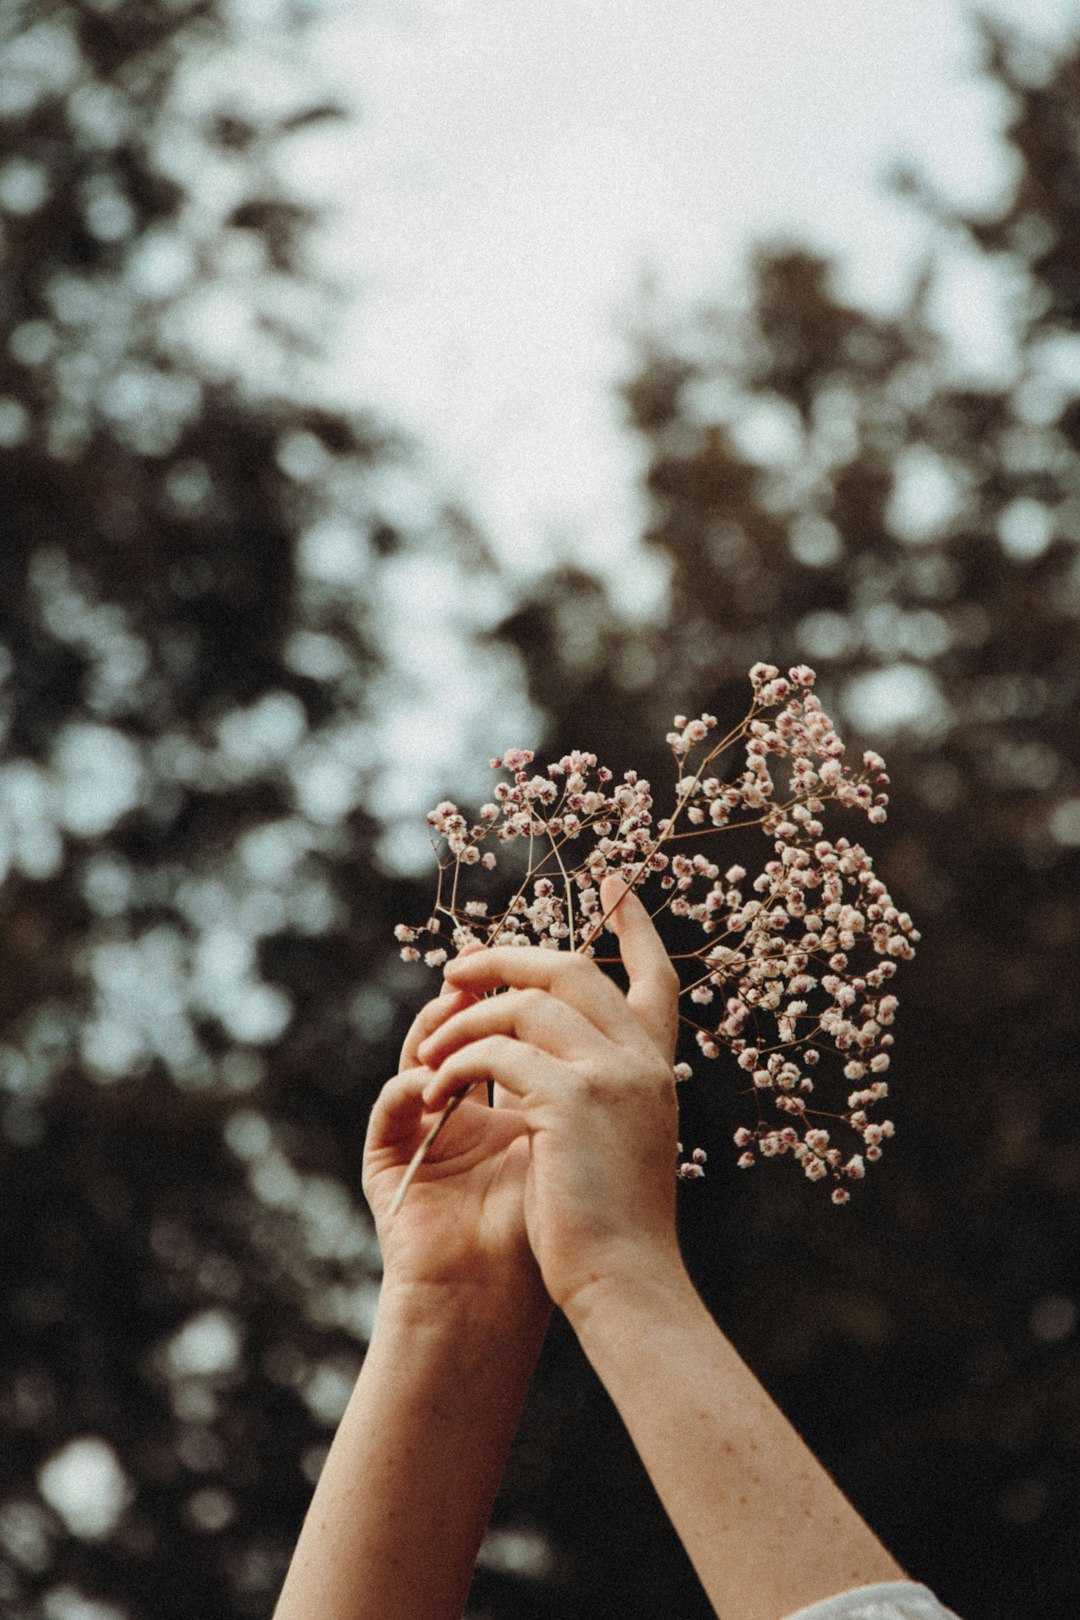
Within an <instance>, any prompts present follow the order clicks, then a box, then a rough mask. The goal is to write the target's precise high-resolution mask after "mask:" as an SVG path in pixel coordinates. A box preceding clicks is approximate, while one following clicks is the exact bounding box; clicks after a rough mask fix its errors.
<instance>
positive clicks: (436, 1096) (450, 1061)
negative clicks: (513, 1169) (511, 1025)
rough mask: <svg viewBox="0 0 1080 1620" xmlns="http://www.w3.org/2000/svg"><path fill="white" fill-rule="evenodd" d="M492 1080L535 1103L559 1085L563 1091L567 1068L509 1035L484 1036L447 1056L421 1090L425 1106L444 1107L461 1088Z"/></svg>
mask: <svg viewBox="0 0 1080 1620" xmlns="http://www.w3.org/2000/svg"><path fill="white" fill-rule="evenodd" d="M492 1080H493V1081H494V1082H495V1084H496V1085H500V1086H503V1087H504V1088H505V1089H506V1090H507V1091H508V1092H510V1093H511V1094H512V1095H513V1096H515V1097H518V1098H520V1099H521V1100H522V1101H523V1102H534V1101H536V1100H538V1098H539V1097H540V1096H542V1095H544V1094H546V1093H547V1094H549V1093H550V1092H551V1090H552V1089H558V1088H559V1087H560V1086H561V1088H562V1089H563V1090H565V1087H566V1069H565V1068H564V1067H563V1065H562V1064H560V1063H559V1061H558V1060H557V1059H556V1058H553V1057H551V1056H550V1055H549V1054H548V1053H547V1052H541V1051H539V1050H538V1048H536V1047H535V1046H529V1045H528V1044H527V1042H525V1041H518V1040H515V1039H514V1037H513V1036H511V1035H487V1036H485V1037H484V1038H483V1039H482V1040H478V1041H472V1042H470V1044H469V1045H468V1046H462V1047H460V1048H459V1049H458V1051H456V1052H452V1053H451V1054H450V1056H449V1057H448V1058H447V1059H446V1062H445V1063H443V1064H442V1065H441V1066H440V1068H439V1071H438V1073H437V1074H436V1075H435V1076H434V1077H433V1078H432V1079H429V1080H428V1083H427V1085H426V1086H425V1087H424V1093H423V1095H424V1104H425V1106H426V1107H427V1108H429V1109H431V1110H433V1111H434V1110H435V1109H439V1108H444V1107H445V1106H446V1104H447V1103H448V1102H449V1101H450V1098H451V1097H452V1096H453V1095H454V1093H455V1092H458V1091H460V1090H461V1089H462V1087H463V1086H479V1085H485V1084H487V1082H488V1081H492ZM512 1112H516V1111H512ZM518 1118H519V1119H520V1115H519V1116H518Z"/></svg>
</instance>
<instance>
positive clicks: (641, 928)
mask: <svg viewBox="0 0 1080 1620" xmlns="http://www.w3.org/2000/svg"><path fill="white" fill-rule="evenodd" d="M600 904H601V906H602V907H603V910H604V918H605V921H606V922H607V924H608V926H609V927H610V928H611V929H612V931H613V932H614V934H615V937H616V939H617V940H618V942H619V954H620V956H621V957H622V961H623V967H624V968H625V969H626V975H627V978H628V979H629V981H630V988H629V990H628V991H627V995H626V1000H627V1003H628V1005H629V1007H630V1009H631V1011H632V1012H633V1014H634V1016H635V1017H636V1018H637V1021H638V1023H639V1024H640V1025H641V1026H642V1028H643V1029H644V1030H645V1033H646V1034H647V1035H648V1036H649V1038H650V1039H651V1040H652V1041H653V1043H654V1044H655V1045H656V1046H658V1047H659V1048H660V1050H661V1052H663V1054H664V1056H665V1057H666V1058H669V1059H670V1060H671V1061H674V1057H675V1041H676V1037H677V1035H678V1031H679V975H678V974H677V973H676V971H675V969H674V967H673V966H672V963H671V958H670V957H669V956H668V953H667V948H666V946H665V945H664V942H663V940H662V939H661V938H660V935H659V934H658V933H657V932H656V929H655V928H654V927H653V921H652V918H651V917H650V916H649V913H648V912H647V911H646V909H645V907H644V906H643V905H642V903H641V901H640V900H639V899H638V897H637V895H636V894H635V893H634V892H633V890H632V889H630V888H628V887H627V885H626V883H625V881H624V879H623V878H622V876H621V875H620V874H619V873H617V872H610V873H609V874H608V876H607V877H606V878H605V879H604V881H603V882H602V883H601V885H600Z"/></svg>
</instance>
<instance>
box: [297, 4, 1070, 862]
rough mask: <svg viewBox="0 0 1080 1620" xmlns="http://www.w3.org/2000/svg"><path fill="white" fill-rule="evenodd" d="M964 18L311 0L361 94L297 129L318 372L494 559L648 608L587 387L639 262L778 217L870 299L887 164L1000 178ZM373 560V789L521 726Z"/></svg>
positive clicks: (720, 243) (944, 186)
mask: <svg viewBox="0 0 1080 1620" xmlns="http://www.w3.org/2000/svg"><path fill="white" fill-rule="evenodd" d="M989 3H990V4H992V8H993V10H994V11H995V12H996V13H997V14H998V15H1001V16H1005V17H1009V18H1011V19H1013V20H1016V21H1019V20H1020V19H1024V20H1025V21H1026V24H1027V27H1028V29H1029V30H1030V31H1031V33H1032V34H1033V36H1034V37H1036V38H1043V39H1048V40H1052V39H1054V38H1058V39H1063V38H1072V37H1074V36H1075V35H1076V34H1077V33H1078V32H1080V0H989ZM967 17H968V8H967V7H966V6H965V5H963V4H961V3H960V0H341V6H340V10H339V13H338V15H337V17H336V18H335V19H333V20H332V22H331V23H330V24H329V25H327V26H325V27H324V29H323V32H322V35H321V40H320V45H319V51H320V57H321V61H322V64H323V67H324V69H325V72H326V74H327V76H328V78H330V79H331V80H334V81H337V82H338V83H340V84H342V85H344V86H347V87H349V88H350V89H351V91H352V93H353V94H354V95H355V97H356V99H357V101H358V103H359V105H360V108H361V111H362V117H361V119H360V121H359V123H358V125H357V127H356V129H355V131H353V132H351V133H348V134H346V135H345V136H344V137H343V136H342V135H341V134H338V135H336V136H334V137H333V154H334V155H333V158H332V159H331V160H328V157H327V148H326V147H325V146H324V145H322V144H320V142H319V140H318V139H314V138H313V140H312V143H311V146H310V149H309V151H308V155H307V159H306V160H305V159H304V157H303V155H302V150H303V149H302V143H301V155H300V156H299V158H298V159H297V162H298V165H299V167H300V171H301V176H302V178H303V180H304V183H305V184H306V185H308V186H309V187H310V190H311V192H312V194H313V195H314V196H316V197H321V198H322V199H323V200H325V201H327V202H329V203H330V204H331V205H332V206H333V207H334V209H335V210H336V211H337V222H336V225H335V226H334V227H333V230H332V231H331V233H330V235H329V237H328V239H327V244H328V252H329V255H330V261H331V263H332V265H333V266H334V268H335V270H336V272H337V274H338V276H339V278H340V279H341V281H342V283H343V285H344V286H345V288H346V290H347V291H348V293H349V295H350V301H349V303H348V304H347V314H346V318H345V322H344V328H343V331H342V337H341V342H340V346H339V349H338V352H337V354H336V357H335V360H334V363H333V367H332V378H333V381H334V384H335V387H336V389H337V391H339V392H340V393H341V394H343V395H344V397H345V399H346V400H347V401H351V402H355V403H357V404H373V405H375V406H377V407H379V408H380V409H382V410H383V411H385V412H387V413H389V414H390V415H391V416H392V417H394V418H396V419H397V420H398V421H399V422H400V423H401V424H402V425H403V426H405V427H406V428H408V429H410V430H411V431H412V432H414V433H415V434H416V435H417V437H418V438H419V439H420V440H421V442H422V444H423V445H424V447H425V450H426V453H427V455H428V458H429V472H428V473H427V474H426V475H425V476H424V477H423V478H422V479H421V481H420V484H419V486H417V485H415V484H414V485H413V486H412V487H413V488H414V489H415V488H419V489H420V491H421V499H423V498H424V497H423V493H422V492H423V490H424V489H425V488H426V489H429V490H430V489H433V488H434V489H436V490H438V489H441V490H443V491H449V492H450V493H453V494H456V495H458V496H459V497H460V498H461V499H462V501H463V502H464V504H465V505H466V506H467V507H468V508H469V509H470V510H471V511H472V512H473V513H474V514H475V515H476V516H477V517H478V518H479V520H480V522H481V525H482V527H483V528H484V530H485V532H486V534H487V536H488V538H489V539H490V541H491V542H492V544H493V545H494V547H495V549H496V551H497V552H498V553H499V555H500V556H501V557H502V559H503V560H504V561H505V562H507V563H510V564H512V565H514V566H515V567H517V568H520V569H521V570H522V571H524V572H529V571H532V570H534V569H537V568H540V567H543V566H545V565H549V564H550V563H551V561H552V560H553V559H554V558H555V557H557V556H559V555H562V556H566V555H568V554H575V555H577V556H579V557H581V558H582V560H584V561H585V562H586V563H587V564H589V565H590V566H591V567H593V568H595V569H600V570H601V571H603V572H604V573H606V575H607V576H608V578H609V580H610V581H611V582H612V583H613V584H614V586H615V588H616V593H617V595H618V597H619V599H620V604H621V606H622V607H623V608H636V609H638V610H647V608H648V605H649V602H650V600H654V599H655V596H656V593H657V592H658V591H659V590H660V589H662V580H661V579H660V578H659V577H658V575H657V574H654V575H652V576H650V575H649V574H647V573H645V572H644V571H643V568H642V565H641V562H640V560H639V559H635V556H634V552H635V538H636V536H637V535H638V534H639V533H640V529H641V516H642V510H641V504H640V497H639V495H638V492H637V487H636V477H635V474H636V470H637V468H636V460H635V446H634V444H633V442H632V440H631V439H630V437H629V435H628V434H627V432H626V430H625V429H624V428H622V427H621V425H620V422H619V417H618V407H617V403H616V401H615V399H614V397H613V391H612V384H613V381H614V379H615V378H616V377H617V376H618V375H619V373H620V371H621V370H622V368H623V366H624V363H625V358H626V356H625V350H624V348H623V347H622V343H621V341H620V337H619V330H620V320H621V318H622V317H623V316H625V313H626V311H627V309H628V308H629V306H630V303H631V300H632V296H633V293H634V290H635V288H636V287H637V286H638V284H639V281H640V277H641V275H642V272H643V271H646V270H649V271H652V272H654V273H655V274H656V275H657V276H658V278H659V281H660V284H661V286H662V287H663V288H665V289H666V290H667V292H668V293H669V294H670V295H671V296H672V297H673V298H686V297H694V296H699V297H708V296H713V297H715V296H717V295H721V294H723V293H725V292H730V291H731V290H732V289H733V288H734V287H735V286H736V285H737V279H738V274H739V270H740V266H741V265H742V264H743V263H744V262H745V257H746V254H747V250H748V248H749V247H750V246H751V245H752V244H753V242H754V241H755V240H758V239H761V238H763V237H776V236H778V235H783V236H787V237H792V236H794V237H797V238H799V239H802V240H805V241H808V242H810V243H811V244H813V245H816V246H817V247H819V248H824V249H826V250H829V251H831V252H833V253H835V255H836V256H837V259H838V263H839V266H840V268H841V271H842V280H841V284H842V287H843V289H844V291H845V292H846V293H848V294H849V295H851V296H854V297H856V298H858V299H862V300H865V301H867V302H869V303H871V304H874V305H876V306H877V307H879V308H880V307H883V306H887V305H888V304H889V303H890V302H891V301H895V300H896V299H897V298H899V297H900V296H901V295H902V292H903V290H904V288H905V287H906V286H908V285H909V283H910V278H911V275H912V273H913V269H914V267H915V265H916V263H917V261H918V259H919V257H920V255H921V253H922V251H923V250H924V248H925V245H926V241H927V227H926V225H925V222H923V221H922V220H921V219H920V218H919V216H918V215H917V214H915V213H914V212H913V211H912V210H911V209H910V208H909V207H907V206H906V205H904V204H902V203H900V202H898V201H897V200H896V199H895V198H893V197H891V196H890V195H889V194H888V191H887V189H886V187H885V185H884V183H883V182H884V177H885V175H886V174H887V172H888V171H889V169H890V167H892V166H893V165H894V164H895V163H896V162H898V161H903V162H907V163H914V164H915V165H916V166H918V167H919V168H921V169H922V170H923V171H924V172H925V173H926V174H927V175H928V176H929V177H930V178H931V179H932V181H933V182H934V183H935V184H936V185H937V186H938V187H939V188H940V189H941V190H943V191H944V192H946V193H947V194H948V195H950V196H952V197H953V198H955V199H956V200H957V201H958V202H960V203H962V204H965V205H968V206H971V207H979V206H983V205H992V204H993V201H994V199H995V198H996V197H1002V196H1003V195H1005V188H1006V187H1007V184H1008V175H1009V171H1008V166H1007V164H1006V162H1005V159H1004V155H1003V147H1002V142H1001V138H1000V135H1001V130H1002V128H1003V125H1004V120H1005V115H1006V107H1005V105H1004V98H1003V97H1002V96H1000V95H999V94H995V93H994V91H993V90H992V88H991V87H990V86H989V85H988V84H987V83H986V81H985V80H983V79H982V78H981V77H980V76H979V75H977V73H976V72H975V64H976V59H977V58H976V49H975V34H974V30H973V29H972V28H971V26H970V25H969V23H968V21H967ZM305 161H306V170H305ZM991 293H992V289H991V288H990V287H989V285H988V284H987V282H986V280H985V278H983V280H980V279H979V278H977V277H975V278H973V277H972V274H971V273H961V272H958V273H957V274H956V275H955V276H954V278H953V281H952V283H951V289H950V292H949V296H948V297H947V298H946V300H945V303H946V311H947V315H948V319H949V321H950V323H951V325H952V326H953V328H954V329H955V331H956V334H957V337H958V340H959V341H960V342H961V344H962V346H963V348H964V350H965V352H966V354H967V356H968V359H969V361H970V363H971V364H972V365H973V366H975V367H982V368H984V369H987V368H989V369H992V368H993V367H994V365H995V362H999V361H1000V359H1001V354H1002V349H1001V343H1000V341H996V340H995V321H994V318H993V308H994V305H993V298H992V296H991ZM408 489H409V485H408V482H407V481H406V482H405V483H404V484H403V485H402V498H403V499H405V500H406V501H407V500H408V498H409V497H408ZM412 515H413V514H411V513H409V512H408V511H406V512H405V513H403V517H404V520H405V521H406V522H407V523H408V522H409V520H410V518H411V516H412ZM400 566H401V569H402V574H401V578H400V579H397V578H395V580H394V581H393V582H392V594H393V597H394V600H395V602H396V603H401V602H407V604H408V612H407V613H406V614H403V615H402V614H390V615H389V616H388V623H390V625H391V634H392V635H393V636H395V637H397V638H398V640H399V643H400V646H399V655H400V658H401V662H402V666H403V667H405V668H407V669H408V670H409V673H410V678H411V680H412V682H413V691H412V697H411V699H409V700H406V701H405V702H404V703H401V702H399V703H398V705H397V706H396V707H395V738H396V743H395V750H394V762H393V765H392V766H388V768H387V770H386V771H385V772H384V773H383V774H382V776H381V778H380V788H379V800H380V802H379V806H378V808H380V809H382V810H384V811H385V812H386V813H387V814H390V815H394V816H397V815H398V814H403V813H404V807H406V806H411V805H413V804H414V802H415V800H416V798H417V796H418V795H420V796H422V795H423V793H424V792H425V791H427V789H426V787H425V786H423V785H421V784H422V783H427V782H431V783H434V782H435V781H437V780H438V781H443V782H446V781H450V780H454V779H456V776H457V773H458V771H459V768H460V767H459V764H458V763H456V762H460V761H461V760H463V759H468V758H470V757H471V756H472V755H473V754H474V753H475V755H476V757H477V759H480V758H481V757H483V758H486V757H487V755H488V754H490V753H492V752H497V751H498V750H499V749H501V748H503V747H507V746H510V745H511V744H520V743H522V742H528V741H529V740H530V739H531V737H532V733H533V729H534V721H532V720H531V719H530V716H529V715H528V714H527V712H525V711H524V709H523V708H522V706H521V704H520V701H518V700H515V698H514V694H513V685H514V683H513V682H512V681H510V680H507V679H506V677H505V672H503V671H501V670H500V669H494V668H493V669H485V670H483V671H479V670H478V669H477V667H476V663H475V657H474V659H473V661H472V663H471V664H470V665H468V666H465V665H463V664H462V662H461V659H460V657H459V655H458V651H457V646H456V643H455V641H454V637H453V631H452V626H451V625H450V623H449V622H448V621H449V620H450V619H451V617H452V614H451V613H450V612H448V604H450V603H451V601H452V598H453V594H454V593H453V591H452V588H451V586H450V584H448V580H447V579H446V578H444V577H442V575H440V573H439V572H438V570H437V569H436V568H435V567H434V564H433V563H432V562H431V560H430V559H429V560H427V561H425V563H424V565H423V567H422V568H417V567H415V566H414V567H412V571H411V572H410V566H411V565H410V564H408V563H407V562H406V563H403V564H402V565H400ZM478 676H480V677H481V678H480V679H479V680H478V678H477V677H478ZM496 690H497V691H498V692H499V694H500V696H499V700H498V702H493V701H492V692H494V691H496ZM406 842H407V840H406ZM418 849H419V846H418ZM414 853H415V852H414ZM419 856H420V857H422V856H423V851H422V850H419Z"/></svg>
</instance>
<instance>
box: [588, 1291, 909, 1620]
mask: <svg viewBox="0 0 1080 1620" xmlns="http://www.w3.org/2000/svg"><path fill="white" fill-rule="evenodd" d="M571 1321H572V1325H573V1326H574V1327H575V1330H576V1331H577V1333H578V1337H579V1339H580V1340H581V1343H582V1346H583V1348H584V1350H585V1352H586V1354H587V1355H588V1357H589V1359H590V1361H591V1362H592V1364H593V1366H594V1367H595V1369H596V1371H597V1373H598V1374H599V1376H600V1377H601V1379H602V1380H603V1382H604V1384H605V1385H606V1387H607V1389H608V1392H609V1393H610V1395H611V1396H612V1399H613V1400H614V1401H615V1404H616V1406H617V1407H618V1409H619V1411H620V1413H621V1414H622V1417H623V1421H624V1422H625V1423H626V1426H627V1428H628V1430H629V1432H630V1435H631V1438H632V1439H633V1441H634V1444H635V1446H636V1447H637V1450H638V1453H639V1455H640V1456H641V1458H642V1461H643V1462H644V1464H645V1467H646V1469H647V1470H648V1473H649V1476H650V1478H651V1479H652V1481H653V1484H654V1485H655V1487H656V1490H657V1492H658V1494H659V1496H660V1499H661V1501H662V1502H663V1504H664V1507H665V1508H666V1510H667V1512H668V1515H669V1517H670V1518H671V1521H672V1523H673V1524H674V1526H675V1529H676V1531H677V1533H678V1535H679V1538H680V1540H681V1541H682V1543H683V1546H684V1547H685V1548H686V1551H687V1553H688V1554H689V1556H690V1558H691V1560H692V1562H693V1564H694V1567H695V1569H696V1570H697V1573H698V1576H699V1578H700V1580H701V1582H702V1585H703V1586H704V1588H705V1591H706V1592H707V1594H708V1596H709V1598H710V1601H711V1602H712V1604H713V1607H714V1608H715V1610H716V1612H717V1614H718V1615H719V1616H721V1617H722V1620H782V1617H784V1616H787V1615H790V1614H792V1613H793V1612H794V1611H795V1610H797V1609H799V1608H801V1607H803V1606H805V1605H807V1604H810V1603H813V1602H816V1601H817V1600H818V1599H820V1598H825V1597H829V1596H831V1595H832V1594H834V1593H837V1592H841V1591H846V1590H848V1589H850V1588H852V1587H857V1586H865V1585H871V1584H873V1583H874V1582H878V1581H895V1580H903V1579H904V1574H903V1571H902V1570H901V1569H900V1568H899V1566H898V1565H897V1564H896V1562H895V1560H894V1559H893V1558H892V1557H891V1556H890V1555H889V1553H887V1552H886V1551H885V1549H884V1548H883V1547H882V1546H881V1544H880V1542H879V1541H878V1540H877V1538H876V1537H875V1536H874V1535H873V1533H872V1532H871V1531H870V1530H869V1529H868V1527H867V1526H866V1524H865V1523H864V1522H863V1520H862V1519H861V1518H860V1517H859V1515H858V1514H857V1513H856V1512H855V1510H854V1508H852V1506H851V1505H850V1503H849V1502H848V1501H847V1500H846V1498H845V1497H844V1496H843V1495H842V1493H841V1492H840V1490H839V1489H838V1488H837V1486H836V1485H835V1484H834V1483H833V1481H832V1480H831V1479H830V1478H829V1476H828V1474H827V1473H826V1472H825V1470H824V1469H823V1468H822V1467H821V1465H820V1464H819V1463H818V1462H817V1460H816V1458H815V1457H814V1456H813V1454H812V1453H811V1452H810V1450H809V1449H808V1447H807V1446H806V1445H805V1444H804V1443H803V1441H802V1440H801V1439H800V1437H799V1436H798V1434H796V1432H795V1430H794V1429H793V1428H792V1427H791V1425H790V1424H789V1423H788V1421H787V1419H786V1418H785V1417H784V1416H783V1414H782V1413H781V1412H780V1410H779V1408H778V1407H777V1406H776V1405H775V1403H774V1402H773V1401H772V1400H771V1399H770V1397H769V1396H768V1394H767V1393H766V1392H765V1390H764V1389H763V1388H762V1387H761V1385H760V1384H759V1383H758V1381H757V1379H756V1378H755V1377H754V1376H753V1374H752V1373H751V1372H750V1370H749V1368H748V1367H747V1366H746V1365H745V1363H744V1362H742V1361H741V1360H740V1358H739V1357H738V1355H737V1354H736V1352H735V1351H734V1349H733V1348H732V1346H731V1345H730V1344H729V1343H728V1341H727V1339H726V1338H725V1337H724V1335H723V1334H722V1333H721V1331H720V1329H719V1328H718V1327H717V1326H716V1324H715V1322H713V1320H712V1318H711V1317H710V1316H709V1314H708V1312H707V1311H706V1309H705V1307H704V1305H703V1304H702V1303H701V1301H700V1299H699V1298H698V1296H697V1294H696V1293H695V1291H694V1289H693V1286H692V1284H691V1282H690V1280H689V1278H688V1277H687V1276H686V1274H685V1272H683V1271H678V1272H672V1271H671V1270H670V1268H669V1269H668V1271H667V1272H666V1273H660V1274H658V1275H657V1276H656V1277H655V1278H653V1279H652V1280H643V1279H641V1278H640V1277H639V1278H637V1279H636V1280H635V1281H634V1282H633V1283H632V1284H631V1285H628V1286H623V1287H615V1286H612V1287H606V1286H605V1285H603V1284H600V1285H598V1287H597V1288H595V1289H593V1290H592V1292H591V1294H590V1295H589V1296H588V1297H587V1298H586V1299H585V1300H583V1301H582V1302H581V1303H580V1304H579V1306H578V1307H577V1309H576V1311H575V1312H574V1314H573V1315H572V1317H571Z"/></svg>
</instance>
